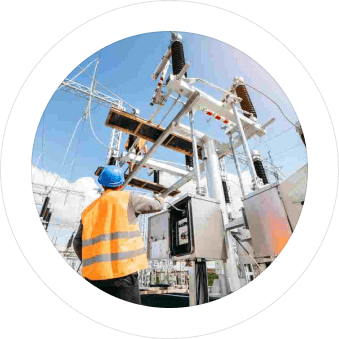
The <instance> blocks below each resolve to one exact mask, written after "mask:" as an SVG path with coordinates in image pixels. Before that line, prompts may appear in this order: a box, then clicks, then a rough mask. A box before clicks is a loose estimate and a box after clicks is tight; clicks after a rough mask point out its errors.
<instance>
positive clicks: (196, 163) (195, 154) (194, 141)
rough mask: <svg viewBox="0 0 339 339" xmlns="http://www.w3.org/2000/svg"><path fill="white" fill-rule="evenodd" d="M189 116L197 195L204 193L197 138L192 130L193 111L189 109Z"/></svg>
mask: <svg viewBox="0 0 339 339" xmlns="http://www.w3.org/2000/svg"><path fill="white" fill-rule="evenodd" d="M189 116H190V124H191V138H192V148H193V160H194V172H195V178H196V182H197V185H196V193H197V194H198V195H204V192H203V188H202V187H201V178H200V169H199V157H198V148H197V139H196V137H195V131H194V112H193V111H190V112H189Z"/></svg>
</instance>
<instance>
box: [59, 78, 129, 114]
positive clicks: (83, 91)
mask: <svg viewBox="0 0 339 339" xmlns="http://www.w3.org/2000/svg"><path fill="white" fill-rule="evenodd" d="M60 89H61V90H63V91H65V92H69V93H71V94H74V95H76V96H78V97H80V98H82V99H88V97H89V96H90V95H91V96H92V100H94V101H96V102H97V103H99V104H101V105H103V106H107V107H111V106H114V107H119V106H120V107H121V103H122V101H120V100H118V99H115V98H113V97H111V96H109V95H106V94H104V93H101V92H98V91H97V90H93V91H92V92H91V89H90V87H87V86H85V85H82V84H80V83H78V82H75V81H73V80H69V79H65V80H63V81H62V83H61V86H60ZM121 109H122V110H123V111H125V108H121Z"/></svg>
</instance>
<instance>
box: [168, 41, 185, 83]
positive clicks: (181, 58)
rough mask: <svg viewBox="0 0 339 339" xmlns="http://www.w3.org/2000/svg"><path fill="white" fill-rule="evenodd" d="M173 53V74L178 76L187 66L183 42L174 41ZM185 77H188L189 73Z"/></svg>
mask: <svg viewBox="0 0 339 339" xmlns="http://www.w3.org/2000/svg"><path fill="white" fill-rule="evenodd" d="M171 51H172V68H173V74H174V75H177V74H179V73H180V71H181V70H182V68H183V67H184V66H185V55H184V47H183V45H182V43H181V41H178V40H176V41H174V42H173V43H172V46H171ZM185 77H187V72H186V73H185Z"/></svg>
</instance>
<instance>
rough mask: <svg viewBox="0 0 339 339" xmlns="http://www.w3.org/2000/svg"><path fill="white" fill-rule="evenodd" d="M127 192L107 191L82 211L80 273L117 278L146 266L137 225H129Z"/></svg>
mask: <svg viewBox="0 0 339 339" xmlns="http://www.w3.org/2000/svg"><path fill="white" fill-rule="evenodd" d="M129 194H130V193H129V192H118V191H117V192H116V191H112V190H107V191H105V192H104V193H103V195H102V196H101V197H100V198H99V199H97V200H95V201H94V202H93V203H92V204H91V205H89V206H88V207H87V208H86V209H85V211H84V212H83V214H82V224H83V232H82V265H83V268H82V275H83V276H84V277H86V278H88V279H90V280H105V279H113V278H119V277H123V276H126V275H129V274H131V273H134V272H137V271H140V270H143V269H145V268H147V267H148V261H147V257H146V250H145V246H144V243H143V240H142V237H141V232H140V230H139V225H138V224H129V221H128V215H127V207H128V201H129Z"/></svg>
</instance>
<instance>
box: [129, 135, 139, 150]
mask: <svg viewBox="0 0 339 339" xmlns="http://www.w3.org/2000/svg"><path fill="white" fill-rule="evenodd" d="M136 138H137V137H136V136H134V135H132V134H130V135H129V136H128V146H127V149H128V150H129V149H130V148H131V147H132V145H133V143H134V141H135V139H136Z"/></svg>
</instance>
